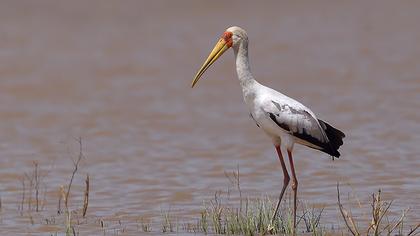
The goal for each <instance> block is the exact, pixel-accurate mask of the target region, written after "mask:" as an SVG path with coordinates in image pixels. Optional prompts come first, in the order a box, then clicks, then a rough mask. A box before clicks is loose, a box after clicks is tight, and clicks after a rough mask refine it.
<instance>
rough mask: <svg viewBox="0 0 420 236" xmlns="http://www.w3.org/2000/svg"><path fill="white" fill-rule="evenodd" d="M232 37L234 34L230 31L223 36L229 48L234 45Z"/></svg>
mask: <svg viewBox="0 0 420 236" xmlns="http://www.w3.org/2000/svg"><path fill="white" fill-rule="evenodd" d="M232 35H233V34H232V32H228V31H226V32H224V33H223V35H222V39H223V40H225V42H226V45H227V46H228V47H232V45H233V40H232Z"/></svg>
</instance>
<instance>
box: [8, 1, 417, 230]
mask: <svg viewBox="0 0 420 236" xmlns="http://www.w3.org/2000/svg"><path fill="white" fill-rule="evenodd" d="M0 5H1V7H0V100H1V102H0V117H1V122H0V155H1V158H0V195H1V203H2V209H1V213H0V231H1V232H2V235H11V234H16V233H28V234H41V235H42V234H43V233H46V232H51V233H53V232H56V231H59V232H63V230H64V229H63V225H62V224H58V223H57V224H52V225H47V224H45V218H47V217H48V216H51V215H52V216H54V214H55V211H56V207H57V201H58V188H59V186H60V185H63V184H64V185H65V184H67V183H68V179H69V176H70V174H71V171H72V168H73V164H72V158H75V157H76V156H77V154H78V145H77V142H76V141H75V138H77V137H82V140H83V145H84V147H83V153H84V156H85V158H84V159H83V160H82V162H81V164H80V169H79V172H78V173H77V174H76V177H75V180H74V186H73V187H74V190H73V192H74V193H73V194H72V198H71V206H72V209H77V208H80V205H81V202H82V193H83V188H84V178H85V175H86V174H87V173H88V174H89V175H90V177H91V192H90V194H91V195H90V198H91V200H90V205H89V209H88V217H89V219H91V220H90V221H91V222H90V223H89V224H82V225H81V226H78V229H79V230H80V232H85V233H88V232H90V233H92V234H97V232H99V233H101V232H102V231H100V230H101V229H100V227H99V223H98V222H99V221H100V219H105V222H106V224H107V225H108V226H109V228H111V231H109V233H110V234H112V233H115V232H116V231H115V230H116V229H117V228H118V227H119V226H118V223H117V221H118V220H121V221H122V222H123V224H126V225H128V226H127V227H130V226H132V227H133V228H132V231H133V232H134V233H133V234H135V232H136V230H135V228H134V225H135V222H136V221H137V220H138V218H139V217H141V216H147V217H151V218H153V217H155V218H159V215H160V214H161V211H165V210H167V209H172V210H173V211H174V212H175V213H176V214H177V215H179V216H180V217H189V216H194V215H196V213H197V212H198V211H199V210H200V209H201V208H202V205H203V201H208V200H210V199H211V198H212V196H213V193H214V192H215V191H217V190H220V189H222V190H224V189H226V187H227V186H229V182H228V180H227V179H226V177H225V174H224V172H225V171H228V172H231V171H234V170H236V168H237V166H239V168H240V172H241V187H242V190H243V191H244V194H246V195H250V196H262V195H268V196H272V197H273V198H274V197H276V196H277V195H278V193H279V191H280V188H281V183H282V173H281V169H280V165H279V163H278V160H277V157H276V154H275V150H274V148H273V147H272V145H271V143H270V140H269V139H268V138H267V137H266V136H265V135H264V134H263V133H262V132H261V131H260V130H258V128H257V127H256V126H255V124H254V123H253V122H252V121H251V119H250V118H249V116H248V112H247V110H246V107H245V105H244V104H243V101H242V94H241V89H240V87H239V84H238V82H237V79H236V74H235V70H234V63H233V53H232V52H228V53H226V55H224V56H223V57H222V58H221V59H220V61H219V62H217V63H215V64H214V65H213V66H212V68H211V69H210V70H209V71H208V72H206V74H205V75H204V78H202V80H201V81H200V82H199V84H198V86H197V87H196V88H194V89H191V88H190V82H191V80H192V77H193V75H194V74H195V72H196V71H197V69H198V68H199V67H200V66H201V63H202V62H203V60H204V59H205V57H206V56H207V54H208V53H209V51H210V50H211V48H212V46H213V44H214V43H215V42H216V40H217V38H218V36H219V35H220V34H221V33H222V32H223V30H224V29H225V28H227V27H229V26H231V25H239V26H242V27H243V28H245V29H247V31H248V34H249V38H250V57H251V63H252V70H253V73H254V76H255V77H256V79H257V80H259V81H260V82H261V83H263V84H266V85H268V86H270V87H273V88H275V89H278V90H280V91H282V92H283V93H285V94H287V95H289V96H292V97H294V98H296V99H297V100H299V101H301V102H302V103H304V104H305V105H307V106H308V107H310V108H311V109H312V110H313V111H314V112H315V113H316V114H318V116H319V118H321V119H324V120H326V121H328V122H330V123H332V124H334V125H335V126H336V127H338V128H340V129H342V130H343V131H344V132H345V133H346V135H347V137H346V139H345V145H344V146H343V147H342V148H341V153H342V157H341V158H340V159H338V160H336V161H331V159H330V158H329V157H328V156H327V155H325V154H322V153H319V152H317V151H314V150H309V149H307V148H304V147H301V146H296V148H295V163H296V168H297V171H298V172H297V173H298V178H299V181H300V182H299V183H300V185H299V187H300V188H299V198H300V199H301V200H302V201H306V202H309V203H316V204H320V205H324V206H325V207H326V210H325V213H324V215H323V220H324V221H325V222H327V225H339V224H340V220H339V217H338V214H337V209H336V190H335V186H336V183H337V181H340V182H341V183H342V185H343V187H342V188H343V189H342V192H343V194H346V196H347V193H350V195H351V196H353V195H356V196H357V198H358V199H359V200H360V201H362V202H365V203H368V201H369V198H370V194H371V193H372V192H375V191H376V190H377V189H379V188H381V189H382V190H383V193H384V198H385V199H386V200H392V199H393V200H395V202H394V206H393V209H394V211H395V212H398V210H399V209H405V208H407V207H410V208H411V210H410V213H409V216H410V217H409V219H410V221H411V222H416V221H419V220H420V203H419V198H420V171H419V170H420V156H419V154H420V146H419V144H420V135H419V133H420V125H419V122H420V113H419V108H420V44H419V42H420V28H419V27H418V22H420V13H419V9H420V3H418V2H414V1H411V2H396V1H381V2H374V1H372V2H365V1H352V2H328V1H307V2H299V3H295V2H294V1H286V2H281V3H280V2H276V1H265V2H264V3H259V4H256V3H251V2H243V1H219V2H218V1H216V2H212V3H208V4H205V3H198V2H195V1H181V2H178V1H177V2H175V1H173V2H172V1H167V2H166V1H147V2H146V1H124V2H119V1H106V2H104V1H89V2H85V1H79V2H74V1H72V2H55V1H51V2H45V1H36V2H35V1H2V2H1V3H0ZM33 161H37V162H38V163H39V165H40V168H41V170H42V172H43V173H44V174H46V176H45V177H44V178H43V179H42V181H41V183H42V187H41V189H42V191H44V190H45V189H46V192H47V194H46V196H45V197H44V196H42V199H45V200H46V201H45V203H44V206H43V211H42V212H41V213H32V214H33V215H34V216H33V221H34V222H33V224H31V220H30V217H29V215H30V214H29V213H28V212H26V213H24V214H23V216H21V215H20V213H19V211H18V210H17V209H18V205H19V202H20V198H21V197H22V191H21V179H22V177H23V175H24V173H25V172H26V173H30V172H31V171H32V162H33ZM27 184H28V183H27ZM346 199H347V198H346ZM353 199H354V198H353ZM25 208H26V205H25ZM354 211H355V212H356V213H357V212H358V209H357V208H355V209H354ZM156 221H158V220H156ZM114 224H115V227H114V226H113V225H114ZM113 227H114V231H112V228H113ZM155 230H157V231H158V230H159V229H155ZM127 231H129V230H127ZM95 232H96V233H95ZM117 233H118V232H117ZM126 234H128V233H127V232H126Z"/></svg>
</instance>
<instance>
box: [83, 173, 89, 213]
mask: <svg viewBox="0 0 420 236" xmlns="http://www.w3.org/2000/svg"><path fill="white" fill-rule="evenodd" d="M85 183H86V188H85V194H84V198H83V218H84V217H86V212H87V208H88V205H89V175H86V180H85Z"/></svg>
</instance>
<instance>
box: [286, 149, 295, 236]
mask: <svg viewBox="0 0 420 236" xmlns="http://www.w3.org/2000/svg"><path fill="white" fill-rule="evenodd" d="M287 154H288V155H289V162H290V169H291V170H292V190H293V229H294V230H293V233H294V234H295V231H296V208H297V205H296V197H297V188H298V181H297V179H296V173H295V166H294V164H293V157H292V151H289V150H287Z"/></svg>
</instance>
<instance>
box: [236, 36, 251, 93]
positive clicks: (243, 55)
mask: <svg viewBox="0 0 420 236" xmlns="http://www.w3.org/2000/svg"><path fill="white" fill-rule="evenodd" d="M233 50H234V52H235V60H236V73H237V74H238V79H239V81H240V83H241V86H242V87H244V86H245V87H246V86H249V85H251V84H252V83H254V82H255V80H254V77H252V74H251V67H250V66H249V58H248V41H247V40H243V41H241V43H240V44H239V45H238V46H236V47H234V48H233Z"/></svg>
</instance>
